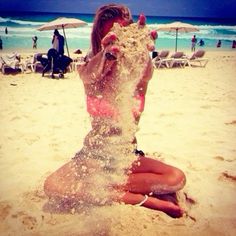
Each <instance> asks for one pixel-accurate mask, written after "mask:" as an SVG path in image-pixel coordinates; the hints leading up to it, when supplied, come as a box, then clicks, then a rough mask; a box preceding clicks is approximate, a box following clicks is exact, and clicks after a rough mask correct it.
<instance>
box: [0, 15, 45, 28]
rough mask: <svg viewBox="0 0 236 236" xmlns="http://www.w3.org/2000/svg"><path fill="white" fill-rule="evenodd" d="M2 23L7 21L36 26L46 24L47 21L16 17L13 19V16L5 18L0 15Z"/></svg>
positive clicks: (8, 22)
mask: <svg viewBox="0 0 236 236" xmlns="http://www.w3.org/2000/svg"><path fill="white" fill-rule="evenodd" d="M1 23H7V24H9V25H10V24H11V23H13V24H16V25H19V26H20V25H34V26H37V25H42V24H45V23H46V22H37V21H27V20H14V19H11V18H4V17H0V24H1Z"/></svg>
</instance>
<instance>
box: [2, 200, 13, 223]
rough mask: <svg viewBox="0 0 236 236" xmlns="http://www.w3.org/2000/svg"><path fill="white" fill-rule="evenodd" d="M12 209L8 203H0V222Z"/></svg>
mask: <svg viewBox="0 0 236 236" xmlns="http://www.w3.org/2000/svg"><path fill="white" fill-rule="evenodd" d="M11 209H12V207H11V205H10V204H9V203H8V202H5V201H3V202H0V221H3V220H5V219H6V218H7V216H8V215H9V214H10V211H11Z"/></svg>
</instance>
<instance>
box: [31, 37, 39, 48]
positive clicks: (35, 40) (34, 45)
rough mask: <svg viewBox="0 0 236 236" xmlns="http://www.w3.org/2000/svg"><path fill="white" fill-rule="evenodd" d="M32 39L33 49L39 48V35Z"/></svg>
mask: <svg viewBox="0 0 236 236" xmlns="http://www.w3.org/2000/svg"><path fill="white" fill-rule="evenodd" d="M32 40H33V49H37V41H38V37H37V36H34V37H33V38H32Z"/></svg>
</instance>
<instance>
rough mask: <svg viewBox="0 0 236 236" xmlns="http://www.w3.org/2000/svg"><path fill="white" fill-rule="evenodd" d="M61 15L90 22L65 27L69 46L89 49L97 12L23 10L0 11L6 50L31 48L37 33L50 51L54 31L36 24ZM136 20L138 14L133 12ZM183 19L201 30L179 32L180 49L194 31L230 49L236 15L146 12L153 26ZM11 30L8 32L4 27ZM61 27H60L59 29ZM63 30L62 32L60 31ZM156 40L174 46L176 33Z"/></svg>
mask: <svg viewBox="0 0 236 236" xmlns="http://www.w3.org/2000/svg"><path fill="white" fill-rule="evenodd" d="M58 17H74V18H79V19H81V20H84V21H86V22H87V23H88V25H87V26H84V27H80V28H74V29H66V37H67V41H68V45H69V48H70V50H74V49H81V50H82V51H83V50H87V49H88V48H89V45H90V33H91V28H92V22H93V19H94V15H91V14H75V13H73V14H68V13H42V12H34V13H32V12H24V13H19V12H17V13H10V12H0V36H1V38H2V41H3V48H4V49H7V50H16V49H17V48H23V49H31V48H32V37H33V36H35V35H36V36H37V37H38V49H40V50H42V51H47V50H48V49H49V48H51V39H52V35H53V31H41V32H40V31H38V30H37V28H38V27H39V26H41V25H42V24H44V23H46V22H49V21H51V20H54V19H56V18H58ZM133 17H134V20H135V21H137V16H133ZM173 21H181V22H185V23H190V24H193V25H197V26H198V27H199V30H200V31H198V32H195V33H179V35H178V49H179V50H181V49H182V50H189V49H190V47H191V38H192V35H193V34H195V35H196V37H197V39H198V41H199V40H200V39H203V40H204V42H205V46H204V47H206V48H211V49H213V48H216V43H217V41H218V40H221V41H222V48H223V49H228V50H232V49H231V45H232V41H233V40H236V18H235V19H213V18H187V17H159V16H147V24H148V26H149V28H150V29H155V28H156V27H157V25H158V24H163V23H171V22H173ZM6 27H7V29H8V34H5V28H6ZM59 31H60V30H59ZM61 33H62V32H61ZM158 35H159V37H158V40H157V41H156V48H157V50H161V49H165V48H169V49H173V51H174V48H175V33H169V32H158Z"/></svg>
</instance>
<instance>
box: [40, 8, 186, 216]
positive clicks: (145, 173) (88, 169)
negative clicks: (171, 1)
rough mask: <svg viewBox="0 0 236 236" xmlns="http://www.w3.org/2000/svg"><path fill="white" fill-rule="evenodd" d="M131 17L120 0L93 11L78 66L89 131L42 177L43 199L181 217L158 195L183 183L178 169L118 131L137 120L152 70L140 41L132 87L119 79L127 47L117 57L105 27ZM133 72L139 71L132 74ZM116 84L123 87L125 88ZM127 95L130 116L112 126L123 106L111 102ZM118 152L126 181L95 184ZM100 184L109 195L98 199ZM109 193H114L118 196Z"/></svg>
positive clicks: (179, 210) (110, 170) (123, 23)
mask: <svg viewBox="0 0 236 236" xmlns="http://www.w3.org/2000/svg"><path fill="white" fill-rule="evenodd" d="M132 22H133V20H132V17H131V13H130V10H129V9H128V8H127V7H126V6H124V5H120V4H108V5H105V6H102V7H100V8H99V9H98V10H97V12H96V15H95V18H94V23H93V28H92V34H91V52H89V53H88V54H87V57H86V59H85V62H84V64H82V65H80V66H79V67H78V71H79V74H80V78H81V79H82V81H83V84H84V89H85V94H86V97H87V111H88V112H89V114H90V116H91V127H92V130H91V131H90V132H89V133H88V134H87V136H86V137H85V139H84V145H83V147H82V149H81V150H80V151H79V152H78V153H77V154H76V155H75V157H74V158H73V159H72V160H71V161H69V162H68V163H66V164H65V165H63V166H62V167H61V168H59V169H58V170H56V171H55V172H54V173H52V174H51V175H50V176H48V177H47V179H46V181H45V183H44V191H45V193H46V195H47V196H48V197H49V198H53V199H64V200H65V201H66V203H67V204H68V203H69V202H71V203H75V204H79V202H84V203H87V204H99V205H104V204H108V203H109V202H110V201H112V202H123V203H125V204H132V205H139V206H144V207H147V208H150V209H155V210H159V211H163V212H165V213H166V214H168V215H170V216H172V217H181V216H182V215H183V209H182V208H181V207H180V206H179V205H178V204H177V203H174V202H170V201H167V200H165V198H164V196H165V195H166V194H172V193H175V192H176V191H178V190H180V189H182V188H183V187H184V185H185V181H186V178H185V175H184V173H183V172H182V171H181V170H180V169H178V168H176V167H173V166H170V165H167V164H165V163H163V162H160V161H158V160H155V159H153V158H150V157H147V156H145V154H144V153H143V152H142V151H141V150H137V149H136V146H137V143H136V138H135V136H134V135H133V133H132V132H131V136H130V135H128V136H125V135H124V134H126V135H127V134H130V133H129V130H126V123H127V122H129V121H130V120H131V121H132V123H133V125H134V126H135V127H136V126H137V125H138V123H139V119H140V116H141V114H142V112H143V109H144V104H145V95H146V91H147V86H148V82H149V80H150V79H151V77H152V73H153V65H152V61H151V58H150V56H149V53H148V52H147V48H148V49H149V50H150V49H151V48H152V47H150V46H149V45H146V46H147V48H146V49H145V50H144V49H142V50H143V51H141V52H140V51H138V52H137V51H135V53H136V55H135V56H134V58H133V62H132V63H136V59H137V57H139V58H140V57H142V60H141V61H142V64H141V65H139V64H138V65H136V64H135V65H136V68H132V67H131V68H130V74H129V76H128V77H129V79H130V80H131V78H130V77H132V75H133V76H135V75H136V76H137V74H138V77H137V79H138V83H137V84H135V88H134V90H133V88H130V86H127V85H130V81H129V79H128V80H127V79H126V78H125V79H124V80H122V76H123V75H124V74H123V70H122V66H123V67H125V66H127V65H126V60H127V62H129V60H128V59H125V58H126V57H128V58H129V52H127V54H122V55H123V56H122V55H120V54H119V53H120V49H119V47H118V46H116V45H115V43H116V42H118V41H119V40H118V38H117V37H118V36H119V35H116V34H114V33H113V32H111V28H112V27H113V25H115V23H116V25H117V27H120V28H123V27H129V26H131V25H134V27H135V26H136V25H135V24H132ZM144 27H145V17H144V16H142V17H140V18H139V21H138V23H137V29H138V30H142V29H143V28H144ZM118 32H120V31H118ZM126 32H127V31H126ZM151 35H152V34H149V37H151ZM153 35H155V34H153ZM142 38H144V37H142ZM154 39H155V38H154ZM117 40H118V41H117ZM123 40H124V39H123ZM145 40H146V37H145ZM132 57H133V56H132ZM118 62H119V63H118ZM122 63H123V64H122ZM132 63H131V64H132ZM118 64H119V65H120V66H121V67H118ZM137 71H138V72H141V73H136V72H137ZM134 73H135V74H134ZM119 80H122V82H120V81H119ZM131 81H132V80H131ZM123 82H124V84H123ZM122 89H125V93H124V92H123V91H122ZM126 91H127V93H126ZM127 95H128V96H130V98H132V101H129V100H127V101H126V100H124V103H125V104H126V103H127V105H128V108H129V110H125V111H126V112H127V114H128V117H130V118H131V119H128V120H123V123H122V125H118V124H117V122H118V123H119V124H121V123H120V122H122V120H121V121H120V120H119V119H120V117H122V115H121V112H122V111H124V110H120V109H122V108H121V107H120V106H116V104H120V103H119V99H121V100H122V99H125V98H126V96H127ZM123 96H125V97H123ZM116 102H117V103H116ZM130 102H131V106H130ZM133 105H134V106H136V107H133ZM122 114H123V113H122ZM127 128H129V127H127ZM123 146H124V147H123ZM104 150H105V151H106V152H104ZM123 157H124V158H125V160H126V161H130V163H131V165H130V166H128V167H126V171H124V173H123V175H124V176H125V179H126V182H124V183H120V184H114V183H113V182H111V183H110V184H108V185H106V184H105V185H101V184H103V180H107V179H105V177H106V176H107V175H108V179H112V176H113V174H114V173H113V172H114V170H115V169H116V167H115V166H114V163H118V164H119V160H120V159H121V158H123ZM102 175H103V176H102ZM104 176H105V177H104ZM105 183H107V182H105ZM99 184H100V185H99ZM105 187H106V191H108V193H110V194H108V196H107V195H106V197H104V198H103V195H102V193H103V192H102V191H103V190H104V188H105ZM90 190H91V191H90ZM92 190H93V191H92ZM114 192H118V193H119V196H117V195H116V194H114Z"/></svg>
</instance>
